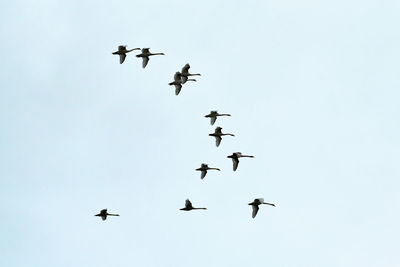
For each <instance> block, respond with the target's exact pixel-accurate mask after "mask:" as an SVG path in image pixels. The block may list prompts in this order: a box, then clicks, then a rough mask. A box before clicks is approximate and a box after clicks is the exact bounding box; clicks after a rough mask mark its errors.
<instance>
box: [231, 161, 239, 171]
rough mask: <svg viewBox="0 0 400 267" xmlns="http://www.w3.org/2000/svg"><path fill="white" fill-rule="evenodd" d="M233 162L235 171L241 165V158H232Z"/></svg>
mask: <svg viewBox="0 0 400 267" xmlns="http://www.w3.org/2000/svg"><path fill="white" fill-rule="evenodd" d="M232 162H233V171H236V170H237V168H238V166H239V159H237V158H232Z"/></svg>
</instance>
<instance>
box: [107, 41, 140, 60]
mask: <svg viewBox="0 0 400 267" xmlns="http://www.w3.org/2000/svg"><path fill="white" fill-rule="evenodd" d="M133 50H140V48H134V49H130V50H127V49H126V45H120V46H118V50H117V51H115V52H113V53H112V54H113V55H119V64H122V63H124V61H125V58H126V54H127V53H129V52H132V51H133Z"/></svg>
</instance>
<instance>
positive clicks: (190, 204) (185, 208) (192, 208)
mask: <svg viewBox="0 0 400 267" xmlns="http://www.w3.org/2000/svg"><path fill="white" fill-rule="evenodd" d="M180 210H185V211H189V210H206V208H194V207H193V206H192V202H190V200H189V199H186V201H185V207H184V208H182V209H180Z"/></svg>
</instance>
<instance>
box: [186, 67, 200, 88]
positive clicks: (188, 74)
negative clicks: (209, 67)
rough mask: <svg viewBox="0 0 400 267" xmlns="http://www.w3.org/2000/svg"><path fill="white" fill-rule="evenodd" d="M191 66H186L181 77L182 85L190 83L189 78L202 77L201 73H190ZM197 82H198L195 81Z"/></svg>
mask: <svg viewBox="0 0 400 267" xmlns="http://www.w3.org/2000/svg"><path fill="white" fill-rule="evenodd" d="M189 69H190V65H189V63H188V64H186V65H185V66H184V67H183V68H182V71H181V76H182V84H184V83H186V82H187V81H188V78H189V76H201V74H200V73H195V74H192V73H189ZM195 81H196V80H195Z"/></svg>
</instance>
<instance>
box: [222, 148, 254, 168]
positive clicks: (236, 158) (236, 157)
mask: <svg viewBox="0 0 400 267" xmlns="http://www.w3.org/2000/svg"><path fill="white" fill-rule="evenodd" d="M227 158H231V159H232V162H233V171H236V170H237V168H238V166H239V158H254V156H250V155H243V154H242V153H241V152H234V153H232V155H229V156H227Z"/></svg>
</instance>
